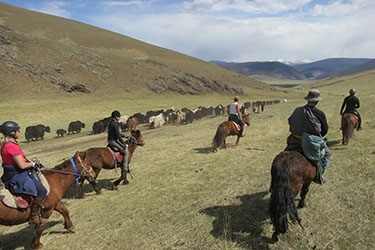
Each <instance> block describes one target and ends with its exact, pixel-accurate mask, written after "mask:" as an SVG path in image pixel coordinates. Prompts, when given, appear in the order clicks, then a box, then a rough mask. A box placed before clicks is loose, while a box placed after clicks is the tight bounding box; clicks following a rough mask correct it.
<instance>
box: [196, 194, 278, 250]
mask: <svg viewBox="0 0 375 250" xmlns="http://www.w3.org/2000/svg"><path fill="white" fill-rule="evenodd" d="M267 195H268V192H260V193H255V194H250V195H243V196H238V197H236V198H237V199H240V200H241V204H240V205H229V206H214V207H209V208H205V209H203V210H201V211H200V213H203V214H206V215H209V216H212V217H215V220H214V221H213V222H212V226H213V228H212V230H211V232H210V233H211V235H213V236H214V237H216V238H219V239H223V240H227V241H232V242H235V243H236V244H238V245H240V246H241V247H244V248H246V249H257V250H262V249H264V250H267V249H269V247H268V245H269V244H272V243H273V241H272V240H271V239H270V238H267V237H265V236H262V225H263V224H264V223H268V222H267V221H268V219H269V216H268V204H269V199H268V198H267V199H265V197H266V196H267Z"/></svg>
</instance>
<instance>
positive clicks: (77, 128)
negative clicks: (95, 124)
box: [68, 121, 85, 134]
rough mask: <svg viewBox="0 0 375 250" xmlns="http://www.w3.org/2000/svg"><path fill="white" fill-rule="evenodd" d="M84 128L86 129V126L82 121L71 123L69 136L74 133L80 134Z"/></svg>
mask: <svg viewBox="0 0 375 250" xmlns="http://www.w3.org/2000/svg"><path fill="white" fill-rule="evenodd" d="M82 128H85V124H84V123H83V122H81V121H74V122H71V123H69V127H68V134H70V133H72V134H74V133H77V134H78V133H80V132H81V129H82Z"/></svg>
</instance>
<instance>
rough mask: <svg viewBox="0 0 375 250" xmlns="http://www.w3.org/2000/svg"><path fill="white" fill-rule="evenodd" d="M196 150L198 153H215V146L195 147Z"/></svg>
mask: <svg viewBox="0 0 375 250" xmlns="http://www.w3.org/2000/svg"><path fill="white" fill-rule="evenodd" d="M194 150H195V151H196V152H197V153H198V154H211V153H214V151H213V147H206V148H194Z"/></svg>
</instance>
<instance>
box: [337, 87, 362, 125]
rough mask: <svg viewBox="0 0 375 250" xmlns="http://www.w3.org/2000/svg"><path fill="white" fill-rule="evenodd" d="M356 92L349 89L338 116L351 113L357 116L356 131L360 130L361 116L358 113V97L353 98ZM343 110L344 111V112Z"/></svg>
mask: <svg viewBox="0 0 375 250" xmlns="http://www.w3.org/2000/svg"><path fill="white" fill-rule="evenodd" d="M355 93H356V90H355V89H350V90H349V95H348V96H347V97H345V99H344V101H343V103H342V106H341V109H340V115H341V116H342V115H343V114H346V113H353V114H355V115H356V116H357V118H358V127H357V131H359V130H362V127H361V120H362V119H361V115H360V114H359V112H358V110H357V109H358V108H359V107H360V104H359V99H358V97H356V96H355ZM344 108H345V110H344Z"/></svg>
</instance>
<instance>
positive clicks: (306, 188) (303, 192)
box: [297, 182, 311, 208]
mask: <svg viewBox="0 0 375 250" xmlns="http://www.w3.org/2000/svg"><path fill="white" fill-rule="evenodd" d="M310 183H311V182H310ZM310 183H305V184H303V185H302V188H301V194H300V196H301V199H300V201H299V203H298V206H297V207H298V208H303V207H305V198H306V195H307V192H309V187H310Z"/></svg>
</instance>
